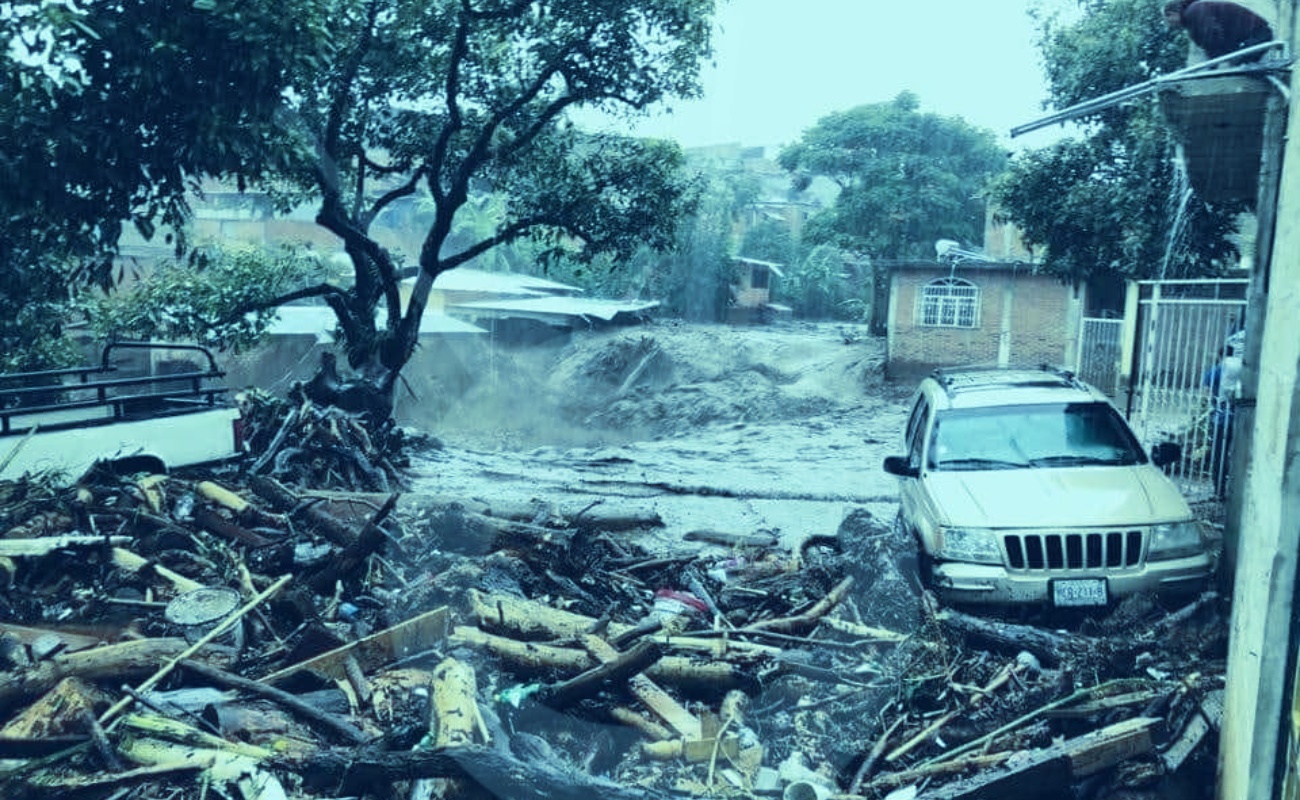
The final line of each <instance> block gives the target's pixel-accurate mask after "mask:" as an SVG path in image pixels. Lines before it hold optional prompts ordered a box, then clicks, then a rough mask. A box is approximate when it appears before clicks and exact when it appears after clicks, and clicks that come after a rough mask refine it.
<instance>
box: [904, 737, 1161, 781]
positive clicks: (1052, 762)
mask: <svg viewBox="0 0 1300 800" xmlns="http://www.w3.org/2000/svg"><path fill="white" fill-rule="evenodd" d="M1163 723H1164V720H1162V719H1158V718H1155V717H1133V718H1132V719H1127V720H1124V721H1122V722H1116V723H1115V724H1113V725H1107V726H1106V727H1104V728H1100V729H1098V730H1095V731H1092V732H1090V733H1085V734H1083V735H1082V736H1076V737H1075V738H1073V739H1068V740H1066V741H1064V742H1062V743H1060V744H1058V745H1055V746H1053V747H1049V748H1046V749H1044V750H1042V751H1040V752H1039V753H1037V754H1035V755H1034V756H1033V758H1031V759H1028V760H1027V761H1025V762H1024V763H1023V764H1021V765H1020V766H1018V767H1016V768H1015V769H1013V770H1011V771H1009V772H999V773H983V774H980V775H977V776H975V777H973V778H970V779H968V780H963V781H957V782H955V783H951V784H947V785H945V786H942V787H940V788H939V789H936V790H934V791H932V792H926V793H924V794H922V795H920V796H919V798H918V800H920V798H924V800H1037V799H1038V798H1042V797H1065V796H1068V795H1069V794H1070V786H1071V784H1072V783H1073V782H1074V781H1076V780H1078V779H1080V778H1085V777H1087V776H1089V775H1095V774H1096V773H1098V772H1101V771H1102V770H1104V769H1109V768H1110V767H1113V766H1115V765H1116V764H1118V763H1120V762H1121V761H1125V760H1127V759H1130V758H1132V757H1134V756H1138V755H1142V754H1144V753H1148V752H1150V751H1151V750H1153V749H1154V748H1155V740H1154V736H1153V732H1154V731H1155V730H1156V728H1157V726H1159V725H1161V724H1163Z"/></svg>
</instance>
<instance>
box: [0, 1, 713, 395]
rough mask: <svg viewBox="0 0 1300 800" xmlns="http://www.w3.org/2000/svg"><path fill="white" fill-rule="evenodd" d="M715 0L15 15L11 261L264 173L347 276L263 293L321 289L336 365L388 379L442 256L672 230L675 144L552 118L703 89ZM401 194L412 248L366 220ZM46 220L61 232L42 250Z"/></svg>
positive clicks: (593, 248)
mask: <svg viewBox="0 0 1300 800" xmlns="http://www.w3.org/2000/svg"><path fill="white" fill-rule="evenodd" d="M69 8H71V6H69ZM712 11H713V2H712V0H588V1H586V2H581V3H574V2H567V1H564V0H528V1H525V0H288V1H287V2H276V3H269V2H265V0H257V1H256V2H249V0H199V2H193V0H183V1H182V2H171V1H170V0H122V1H121V2H118V3H112V4H91V5H88V6H87V7H86V8H85V9H83V10H77V11H72V12H69V15H68V16H66V17H59V18H58V19H49V20H45V19H35V18H29V19H27V20H25V21H24V22H23V23H22V24H21V25H18V24H17V23H14V22H13V20H12V19H9V20H7V21H6V23H5V24H6V26H7V27H8V28H10V29H13V30H16V31H17V32H19V33H22V34H24V35H26V36H27V37H28V40H29V41H31V42H32V43H33V44H32V47H33V49H35V50H38V51H39V50H42V48H44V49H45V50H47V51H52V52H53V53H54V55H53V56H51V55H49V54H48V53H47V54H46V55H44V56H33V57H31V58H30V59H29V61H30V62H31V63H32V64H33V65H34V66H32V67H31V68H29V69H27V70H26V71H22V70H15V71H17V72H19V73H21V74H27V73H30V76H31V77H30V78H23V79H20V80H19V79H15V80H12V81H10V82H8V83H7V84H6V87H7V88H6V89H5V91H6V92H7V96H5V97H0V101H4V100H12V101H14V103H13V104H9V103H3V105H4V110H0V114H3V115H4V116H3V117H0V122H2V123H3V125H4V135H5V137H6V140H7V141H8V140H10V139H20V140H21V141H23V142H24V143H25V144H24V147H23V148H22V149H21V150H19V151H17V152H9V151H6V158H5V160H4V161H3V162H2V163H0V170H2V171H3V172H4V176H5V178H6V180H7V183H10V184H12V183H13V181H8V178H9V177H11V176H12V177H15V178H16V179H19V180H20V185H21V186H22V187H23V189H22V191H21V192H19V191H15V192H9V193H6V195H5V197H4V199H3V200H2V201H0V203H3V205H4V206H5V209H6V210H9V209H16V208H25V209H27V211H26V212H25V214H26V216H25V217H24V219H25V220H26V222H22V223H19V224H18V225H16V226H14V225H11V226H10V227H9V228H7V229H5V230H4V231H0V234H2V235H3V237H4V245H5V246H6V247H7V248H8V249H9V250H10V251H11V252H13V251H15V249H16V247H17V245H16V244H15V243H16V242H20V241H25V242H26V244H25V246H24V247H25V250H24V253H25V256H26V257H25V258H22V259H19V260H20V261H26V260H28V259H30V258H31V257H33V256H34V254H40V255H41V256H42V257H46V258H48V257H49V256H50V255H51V254H55V253H57V254H58V255H59V256H66V255H69V254H72V255H85V254H87V253H95V252H100V253H104V252H107V253H111V251H112V248H113V244H114V243H115V242H116V241H117V234H118V233H119V229H120V224H121V221H122V220H133V221H135V222H136V224H137V226H138V227H140V228H141V230H142V232H144V233H146V234H148V233H151V232H152V226H153V225H154V224H155V223H157V222H161V223H164V224H174V225H176V226H179V225H180V223H181V222H183V217H184V212H185V206H184V197H185V193H186V192H187V191H190V190H193V189H195V188H197V185H198V181H199V179H200V178H202V177H203V176H214V177H217V178H221V179H229V180H232V181H234V182H236V183H238V185H239V186H240V188H243V187H244V186H245V185H262V186H265V187H269V188H272V189H273V190H274V196H275V197H276V198H277V200H278V201H279V202H280V205H281V207H282V208H287V207H288V206H290V205H292V204H295V203H301V202H304V201H306V202H311V203H315V204H316V206H317V214H316V220H317V222H318V223H319V224H320V225H322V226H324V227H325V228H326V229H328V230H330V231H331V232H333V233H334V234H336V235H337V236H338V238H339V240H340V242H341V243H342V246H343V248H344V249H345V250H346V252H347V254H348V256H349V257H350V258H351V261H352V263H353V267H354V269H353V276H352V280H351V281H350V282H344V283H342V284H339V285H334V284H329V283H320V284H315V285H312V286H308V287H302V288H300V289H298V290H297V291H293V292H288V293H285V294H283V295H281V296H279V297H276V298H274V299H273V301H274V302H276V303H279V302H288V301H291V300H294V299H300V298H306V297H311V296H317V297H320V298H323V299H324V300H325V301H326V302H328V303H329V305H330V306H331V307H332V308H333V309H334V311H335V312H336V314H337V316H338V317H339V321H340V326H341V328H342V330H343V332H344V334H345V337H346V342H347V344H348V355H349V359H350V360H351V362H352V364H353V365H354V366H355V367H358V368H363V369H365V370H366V371H367V372H368V374H370V375H371V376H373V377H375V379H376V381H377V382H379V383H381V384H387V385H389V386H391V384H392V381H393V380H394V379H395V377H396V374H397V372H398V371H399V370H400V369H401V368H402V366H403V365H404V364H405V362H406V360H407V359H408V358H409V357H410V354H411V352H412V348H413V347H414V346H415V341H416V335H417V331H418V323H419V319H420V316H421V315H422V314H423V310H424V307H425V304H426V302H427V297H428V292H429V288H430V286H431V283H432V281H433V279H434V278H436V277H437V275H438V274H440V273H441V272H443V271H446V270H448V269H452V268H455V267H457V266H459V265H462V264H464V263H466V262H468V261H469V260H471V259H473V258H475V257H476V256H478V255H480V254H482V253H485V252H488V251H489V250H491V249H492V248H493V247H496V246H498V245H500V244H504V243H508V242H511V241H514V240H517V239H521V238H524V237H532V238H535V239H536V240H538V241H540V242H541V243H542V244H543V245H544V246H545V248H546V249H545V250H544V251H543V253H544V254H556V253H561V252H565V253H570V254H573V255H575V256H577V257H580V258H589V257H592V256H594V255H595V254H598V253H602V252H614V253H620V254H627V253H630V252H632V250H633V249H634V248H635V247H636V246H637V245H638V244H639V243H649V244H651V245H657V246H663V245H667V244H669V243H671V242H672V241H673V235H674V225H675V223H676V221H677V220H678V219H679V218H680V216H681V215H680V213H679V212H680V211H682V210H683V209H689V208H690V207H691V205H692V203H693V201H694V198H695V187H694V185H693V183H692V182H691V181H690V180H689V179H688V178H687V177H685V174H684V172H683V171H682V170H681V169H680V166H681V158H682V156H681V153H680V150H679V148H677V146H676V145H675V144H672V143H668V142H661V141H643V140H633V139H630V138H626V137H618V136H608V135H592V134H587V133H584V132H583V131H581V130H578V129H577V128H576V127H574V126H573V125H571V124H569V122H568V120H567V115H568V113H569V111H570V110H571V109H576V108H580V107H599V108H602V109H604V110H607V111H617V110H620V109H621V110H624V111H626V112H627V113H632V114H635V113H641V112H644V111H645V110H647V109H650V108H651V107H652V106H654V105H655V104H656V103H659V102H660V101H663V100H665V99H669V98H674V97H691V96H694V95H696V94H698V68H699V63H700V60H701V59H702V58H704V57H706V56H707V55H708V54H709V52H710V50H709V48H710V34H711V21H712ZM64 52H66V53H67V54H68V55H67V58H66V59H64V58H62V56H59V55H58V54H59V53H64ZM234 54H238V57H232V56H233V55H234ZM45 62H57V63H66V64H68V65H70V66H69V67H68V68H66V69H63V70H59V69H47V68H45V67H46V66H48V65H47V64H46V63H45ZM15 63H17V62H15ZM42 76H44V77H42ZM33 84H35V85H33ZM96 113H98V114H100V116H98V117H96ZM82 145H85V146H84V147H82ZM41 165H53V169H54V170H56V172H54V173H53V174H41V169H40V168H41ZM37 178H40V180H37ZM486 195H493V196H497V197H500V198H502V203H501V209H500V212H501V213H499V214H498V215H496V222H495V224H494V225H492V226H490V228H489V229H485V230H484V231H483V235H482V236H481V237H479V238H477V239H474V240H473V241H465V240H464V239H463V237H453V235H452V233H453V231H454V230H456V229H457V219H458V215H459V214H460V213H461V212H462V210H465V209H467V208H470V207H471V200H472V199H473V198H478V197H482V196H486ZM416 197H422V198H423V199H424V200H425V201H426V204H431V206H432V214H431V219H430V222H429V226H428V230H427V232H426V234H425V236H424V242H423V246H422V248H421V250H420V252H419V253H418V254H411V255H412V256H413V260H414V262H415V263H414V264H407V263H404V262H403V261H402V259H401V256H400V255H399V254H395V253H391V252H388V251H386V250H385V249H384V248H383V247H381V246H380V245H379V243H378V242H377V241H375V239H374V238H373V237H372V236H371V235H370V227H371V225H372V223H373V222H374V221H375V219H376V218H377V217H378V216H379V215H380V214H381V213H384V212H385V211H386V210H389V209H391V208H393V207H394V206H395V205H396V204H397V203H399V201H402V200H404V199H405V198H416ZM49 220H58V224H45V225H44V230H45V231H46V232H47V233H46V238H45V239H33V238H32V237H27V238H26V239H25V240H24V237H23V236H22V235H21V234H22V233H23V231H22V230H21V229H22V228H23V227H24V225H27V224H29V223H30V224H33V225H34V224H37V223H44V222H48V221H49ZM56 236H61V237H63V240H62V241H61V244H62V246H61V247H60V248H53V247H50V246H48V245H49V243H50V241H51V240H52V237H56ZM0 255H3V254H0ZM101 263H104V262H101ZM408 267H409V268H410V269H408ZM408 272H416V273H418V277H417V280H416V282H415V286H414V289H413V291H412V293H411V297H410V300H409V302H403V297H402V294H401V293H400V292H399V283H400V281H401V280H402V279H403V278H404V277H406V275H407V274H408ZM103 274H104V273H103V271H102V270H101V271H100V273H99V275H100V276H101V277H102V276H103ZM244 310H252V309H244ZM377 310H382V311H383V312H386V313H384V314H381V315H379V316H380V318H382V319H384V320H385V322H383V323H382V325H381V326H380V327H376V321H375V320H376V311H377ZM236 311H238V309H236ZM229 319H230V320H232V321H234V320H237V316H235V315H233V314H232V315H231V316H230V317H229Z"/></svg>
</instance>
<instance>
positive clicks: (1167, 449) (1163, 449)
mask: <svg viewBox="0 0 1300 800" xmlns="http://www.w3.org/2000/svg"><path fill="white" fill-rule="evenodd" d="M1182 457H1183V447H1182V445H1180V444H1178V442H1160V443H1159V444H1157V445H1156V446H1155V447H1152V448H1151V463H1152V464H1155V465H1156V466H1157V467H1163V466H1165V465H1166V464H1172V463H1174V462H1175V461H1179V460H1181V459H1182Z"/></svg>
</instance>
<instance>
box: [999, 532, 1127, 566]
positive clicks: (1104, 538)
mask: <svg viewBox="0 0 1300 800" xmlns="http://www.w3.org/2000/svg"><path fill="white" fill-rule="evenodd" d="M1002 542H1003V545H1004V546H1005V548H1006V551H1007V563H1008V564H1009V565H1010V567H1011V568H1012V569H1039V570H1049V569H1097V568H1100V567H1132V566H1135V565H1137V564H1138V563H1139V562H1140V561H1141V560H1142V531H1110V532H1107V533H1013V534H1007V535H1005V536H1004V537H1003V538H1002Z"/></svg>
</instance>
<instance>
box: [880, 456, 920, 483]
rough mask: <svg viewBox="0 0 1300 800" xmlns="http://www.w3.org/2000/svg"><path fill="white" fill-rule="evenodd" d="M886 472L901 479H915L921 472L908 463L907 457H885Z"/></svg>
mask: <svg viewBox="0 0 1300 800" xmlns="http://www.w3.org/2000/svg"><path fill="white" fill-rule="evenodd" d="M884 469H885V472H888V473H889V474H890V475H897V476H898V477H900V478H915V477H917V476H919V475H920V474H921V471H920V470H919V469H917V468H915V467H913V466H911V465H910V464H908V463H907V456H885V467H884Z"/></svg>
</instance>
